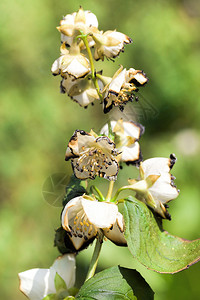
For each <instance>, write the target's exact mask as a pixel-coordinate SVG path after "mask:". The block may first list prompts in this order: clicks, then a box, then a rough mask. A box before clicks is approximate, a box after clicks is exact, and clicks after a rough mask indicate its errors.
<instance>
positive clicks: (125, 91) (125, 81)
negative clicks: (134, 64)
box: [104, 67, 148, 113]
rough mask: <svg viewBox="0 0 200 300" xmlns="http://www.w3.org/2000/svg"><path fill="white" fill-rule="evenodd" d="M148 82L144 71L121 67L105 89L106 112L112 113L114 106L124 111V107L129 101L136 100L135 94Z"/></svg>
mask: <svg viewBox="0 0 200 300" xmlns="http://www.w3.org/2000/svg"><path fill="white" fill-rule="evenodd" d="M147 81H148V78H147V77H146V75H145V74H144V73H143V71H140V70H135V69H133V68H131V69H129V70H126V69H123V67H120V69H119V70H117V72H116V73H115V74H114V76H113V79H112V80H111V82H110V83H109V84H108V85H107V87H105V95H104V112H105V113H106V112H108V111H110V109H111V108H112V106H113V105H114V106H119V108H120V109H121V110H123V106H124V105H125V104H126V103H127V102H128V101H133V100H134V98H135V94H134V93H135V92H138V87H139V86H141V85H144V84H145V83H147Z"/></svg>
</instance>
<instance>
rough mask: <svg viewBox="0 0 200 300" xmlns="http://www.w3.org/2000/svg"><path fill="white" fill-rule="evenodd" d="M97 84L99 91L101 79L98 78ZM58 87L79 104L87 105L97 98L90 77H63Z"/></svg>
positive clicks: (101, 84) (101, 87)
mask: <svg viewBox="0 0 200 300" xmlns="http://www.w3.org/2000/svg"><path fill="white" fill-rule="evenodd" d="M98 85H99V88H100V91H101V90H102V89H103V87H104V85H103V83H102V81H101V80H98ZM60 87H61V92H62V93H67V94H68V96H69V97H71V99H72V100H74V101H75V102H77V103H78V104H79V105H80V106H83V107H87V106H88V105H89V104H90V103H92V104H93V102H94V101H95V100H99V95H98V92H97V90H96V88H95V86H94V83H93V81H92V80H91V79H88V78H84V79H82V78H81V79H77V80H73V79H71V78H69V77H68V78H66V79H65V78H63V79H62V81H61V85H60Z"/></svg>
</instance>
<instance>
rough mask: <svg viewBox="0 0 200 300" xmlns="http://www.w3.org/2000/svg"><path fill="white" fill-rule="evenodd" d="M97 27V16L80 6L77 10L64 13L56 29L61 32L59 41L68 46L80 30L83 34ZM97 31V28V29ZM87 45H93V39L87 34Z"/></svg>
mask: <svg viewBox="0 0 200 300" xmlns="http://www.w3.org/2000/svg"><path fill="white" fill-rule="evenodd" d="M97 28H98V20H97V17H96V16H95V15H94V14H93V13H91V12H90V11H89V10H86V11H84V10H83V9H82V8H80V9H79V10H78V12H74V13H72V14H68V15H66V16H65V17H64V18H63V20H61V21H60V26H59V27H57V29H58V30H59V31H60V32H61V41H62V42H65V43H66V44H68V45H69V46H71V45H72V43H73V41H74V38H75V37H76V36H77V35H78V34H80V30H81V31H82V32H83V33H84V34H88V33H92V32H96V30H97ZM97 31H98V30H97ZM88 42H89V46H90V47H92V46H93V45H94V43H95V42H94V40H93V39H92V37H91V36H88Z"/></svg>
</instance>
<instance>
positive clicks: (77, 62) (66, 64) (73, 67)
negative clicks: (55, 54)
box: [51, 43, 90, 79]
mask: <svg viewBox="0 0 200 300" xmlns="http://www.w3.org/2000/svg"><path fill="white" fill-rule="evenodd" d="M60 51H61V56H60V57H59V58H58V59H56V60H55V61H54V63H53V65H52V67H51V72H52V73H53V75H59V74H60V75H61V76H62V77H64V78H67V77H69V76H73V77H74V78H76V79H77V78H81V77H84V76H86V75H87V74H88V73H89V72H90V64H89V60H88V59H87V58H86V57H85V56H84V55H83V54H81V53H80V47H79V45H78V44H76V43H74V44H73V45H72V46H71V47H70V49H69V51H68V50H67V49H66V46H65V44H64V43H63V44H62V45H61V47H60Z"/></svg>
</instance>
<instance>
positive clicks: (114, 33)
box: [109, 31, 131, 44]
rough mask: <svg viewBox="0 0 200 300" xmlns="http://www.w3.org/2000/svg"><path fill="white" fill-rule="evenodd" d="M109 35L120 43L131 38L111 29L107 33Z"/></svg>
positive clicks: (129, 41)
mask: <svg viewBox="0 0 200 300" xmlns="http://www.w3.org/2000/svg"><path fill="white" fill-rule="evenodd" d="M109 37H113V38H115V39H116V40H118V41H119V42H121V43H126V44H129V43H131V39H130V38H129V37H128V36H127V35H125V34H124V33H121V32H118V31H112V32H111V33H109Z"/></svg>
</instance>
